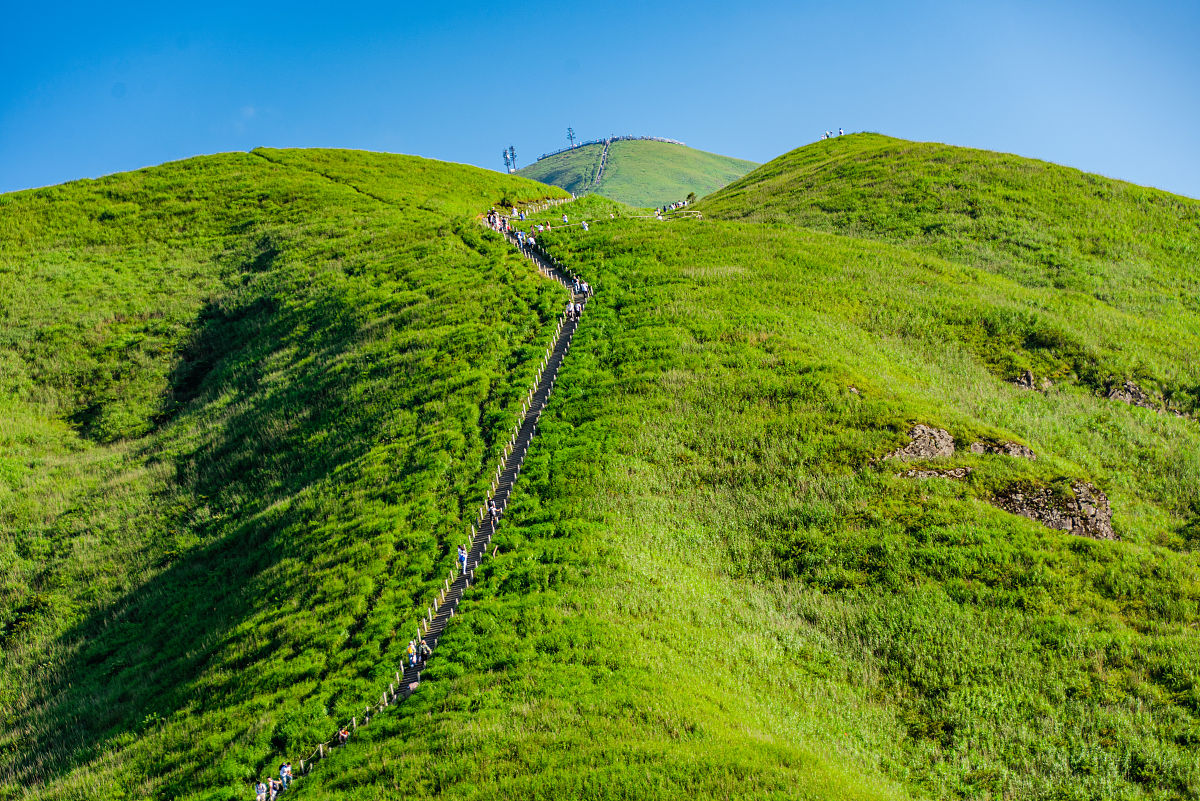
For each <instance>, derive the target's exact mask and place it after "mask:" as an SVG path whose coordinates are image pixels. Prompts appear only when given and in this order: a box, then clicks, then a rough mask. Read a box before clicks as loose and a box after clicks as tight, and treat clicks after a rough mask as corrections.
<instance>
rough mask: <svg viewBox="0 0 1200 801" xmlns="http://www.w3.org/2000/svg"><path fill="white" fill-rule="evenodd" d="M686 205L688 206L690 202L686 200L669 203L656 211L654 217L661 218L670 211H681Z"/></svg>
mask: <svg viewBox="0 0 1200 801" xmlns="http://www.w3.org/2000/svg"><path fill="white" fill-rule="evenodd" d="M686 205H688V202H687V201H686V200H677V201H675V202H674V203H668V204H667V205H665V206H661V207H659V208H657V209H655V210H654V216H655V217H661V216H662V215H664V214H666V213H667V212H668V211H678V210H679V209H682V208H683V207H684V206H686Z"/></svg>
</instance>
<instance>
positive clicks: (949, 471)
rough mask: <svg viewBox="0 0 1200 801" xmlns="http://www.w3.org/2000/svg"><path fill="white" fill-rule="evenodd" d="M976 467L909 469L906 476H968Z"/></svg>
mask: <svg viewBox="0 0 1200 801" xmlns="http://www.w3.org/2000/svg"><path fill="white" fill-rule="evenodd" d="M974 469H975V468H974V467H949V468H946V469H945V470H909V471H908V472H906V473H905V474H904V477H905V478H966V477H967V476H969V475H971V471H972V470H974Z"/></svg>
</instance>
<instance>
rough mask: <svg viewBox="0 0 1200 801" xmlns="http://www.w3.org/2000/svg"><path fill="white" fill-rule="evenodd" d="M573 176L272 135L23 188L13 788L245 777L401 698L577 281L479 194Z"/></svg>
mask: <svg viewBox="0 0 1200 801" xmlns="http://www.w3.org/2000/svg"><path fill="white" fill-rule="evenodd" d="M548 191H549V192H554V193H559V194H561V192H559V190H548V189H547V188H546V187H545V186H543V185H541V184H536V183H534V182H532V181H526V180H524V179H521V178H515V177H510V176H499V175H496V174H495V173H491V172H488V171H484V170H478V169H475V168H468V167H462V166H458V165H446V164H439V163H436V162H430V161H426V160H424V159H417V158H410V157H398V156H382V155H375V154H367V153H355V152H350V151H273V150H260V151H255V152H254V153H251V154H245V153H233V154H226V155H221V156H212V157H204V158H196V159H190V160H188V161H183V162H178V163H174V164H168V165H163V166H161V167H156V168H153V169H147V170H141V171H138V172H134V173H127V174H122V175H114V176H110V177H107V178H103V179H100V180H98V181H81V182H77V183H72V184H67V185H63V186H58V187H52V188H49V189H43V190H36V191H30V192H20V193H15V194H11V195H5V196H3V197H0V297H3V301H2V305H0V318H2V319H3V320H4V325H3V326H2V328H3V334H2V335H0V336H3V342H4V346H3V348H2V349H0V358H2V359H3V365H2V368H0V382H2V383H0V419H3V421H4V422H3V424H0V445H2V448H0V582H2V583H0V645H2V647H3V660H2V661H0V709H2V710H3V713H4V714H3V717H4V720H5V721H6V725H5V726H4V728H3V733H2V734H0V797H4V798H9V797H13V796H19V797H25V796H29V797H35V798H72V797H77V796H78V794H79V793H84V794H86V795H87V796H88V797H91V798H125V797H128V798H149V797H172V798H178V797H183V796H186V795H189V794H199V795H201V796H202V797H219V798H228V797H231V796H240V795H242V794H244V793H245V791H246V788H247V786H248V782H249V781H250V779H251V778H253V777H254V776H257V775H263V773H264V772H265V771H266V770H268V769H270V767H271V765H270V763H271V761H272V760H274V759H275V758H276V757H277V756H279V755H281V754H286V755H294V754H297V753H299V752H300V750H301V749H302V748H308V747H311V745H312V744H313V743H316V742H319V741H321V740H323V739H326V738H327V737H328V735H329V732H330V731H331V730H332V728H333V726H334V725H335V724H336V723H339V722H342V721H345V720H348V719H349V717H350V716H352V715H354V714H358V713H359V712H360V711H361V708H362V707H361V705H360V704H361V703H362V702H363V700H364V699H367V698H371V697H378V692H379V688H380V682H381V680H382V677H383V676H387V675H390V674H389V672H388V668H389V667H390V666H392V665H398V664H399V663H400V661H401V658H402V657H401V653H402V651H403V648H404V645H405V643H404V642H403V639H402V638H403V632H407V631H411V630H412V628H413V626H414V625H415V621H416V619H417V618H418V616H419V615H420V614H421V613H422V612H423V611H424V604H425V603H426V602H427V601H428V600H429V598H430V597H432V595H433V593H434V587H435V586H440V584H441V578H442V576H443V574H444V573H445V572H446V571H447V570H448V569H449V567H450V565H451V564H452V562H453V552H454V544H455V543H456V542H457V541H458V537H459V536H460V535H461V532H462V531H463V530H464V529H465V528H466V526H467V523H468V522H470V521H469V520H467V519H465V518H464V515H466V516H470V515H471V514H472V512H471V511H470V510H471V509H472V507H473V505H474V504H476V503H478V501H479V499H480V498H481V497H482V495H483V492H484V488H485V486H486V479H485V477H484V473H485V469H484V465H486V464H490V463H491V462H493V461H494V460H495V458H496V455H497V454H498V452H499V450H500V449H501V448H502V447H503V442H504V441H505V440H506V439H507V436H508V434H507V432H508V430H509V428H510V426H511V424H512V421H513V419H514V418H515V416H516V414H517V413H518V412H519V410H520V405H521V396H522V395H523V394H524V390H525V386H526V384H527V383H528V381H529V379H530V377H531V376H532V375H533V374H534V372H535V371H536V370H537V367H538V359H539V358H540V355H541V353H542V350H543V348H544V346H545V341H546V340H547V339H548V338H549V335H550V333H551V332H552V330H553V327H554V323H555V313H556V311H557V309H558V308H559V306H560V304H561V303H562V302H563V295H562V292H561V290H558V291H555V289H554V287H553V285H552V284H551V283H550V282H547V281H544V280H541V279H539V278H538V277H537V275H536V273H534V272H533V271H531V270H530V269H529V268H528V267H527V266H526V265H525V264H524V263H523V262H522V261H521V260H519V259H517V258H515V257H514V256H512V255H511V254H510V253H509V251H508V249H507V248H506V247H504V246H503V245H502V244H501V243H499V242H497V241H495V240H494V238H489V237H486V236H484V235H483V232H481V231H480V230H479V228H478V226H477V225H476V224H475V223H474V221H472V220H471V219H470V215H473V214H475V213H477V212H478V211H479V210H480V209H486V208H487V207H488V206H489V205H491V204H493V203H496V202H498V201H500V200H502V199H504V198H506V197H507V198H510V199H520V198H537V197H541V196H544V195H546V194H547V192H548ZM464 509H465V510H468V511H466V512H464ZM418 610H420V611H418ZM398 631H399V632H402V633H400V634H397V632H398ZM385 686H386V683H385ZM275 764H278V762H276V763H275ZM210 794H211V795H210Z"/></svg>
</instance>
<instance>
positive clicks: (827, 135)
mask: <svg viewBox="0 0 1200 801" xmlns="http://www.w3.org/2000/svg"><path fill="white" fill-rule="evenodd" d="M844 133H845V131H843V130H842V129H841V128H838V132H837V135H838V136H841V135H842V134H844ZM821 138H822V139H832V138H833V131H826V132H825V133H823V134H821Z"/></svg>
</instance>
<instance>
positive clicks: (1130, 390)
mask: <svg viewBox="0 0 1200 801" xmlns="http://www.w3.org/2000/svg"><path fill="white" fill-rule="evenodd" d="M1108 397H1109V398H1110V399H1112V400H1115V401H1120V402H1121V403H1128V404H1129V405H1130V406H1141V407H1142V408H1143V409H1154V410H1155V411H1158V410H1159V404H1157V403H1155V402H1154V398H1152V397H1150V395H1149V394H1147V392H1146V390H1144V389H1142V388H1141V387H1139V386H1138V385H1137V384H1135V383H1133V382H1132V381H1126V382H1124V383H1123V384H1121V385H1120V386H1116V387H1113V388H1111V389H1110V390H1109V391H1108Z"/></svg>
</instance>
